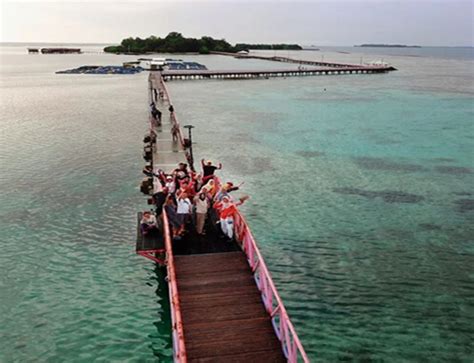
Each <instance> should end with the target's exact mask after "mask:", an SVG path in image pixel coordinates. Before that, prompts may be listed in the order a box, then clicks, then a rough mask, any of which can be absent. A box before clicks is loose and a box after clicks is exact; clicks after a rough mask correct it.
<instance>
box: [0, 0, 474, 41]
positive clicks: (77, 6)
mask: <svg viewBox="0 0 474 363" xmlns="http://www.w3.org/2000/svg"><path fill="white" fill-rule="evenodd" d="M0 2H1V5H0V16H1V30H0V41H2V42H59V43H60V42H64V43H110V44H114V43H119V42H120V41H121V40H122V39H123V38H127V37H130V36H132V37H137V36H138V37H142V38H143V37H148V36H150V35H156V36H161V37H164V36H166V35H167V34H168V33H169V32H171V31H178V32H180V33H182V34H183V35H184V36H187V37H201V36H203V35H209V36H212V37H214V38H225V39H226V40H227V41H229V42H230V43H238V42H247V43H298V44H302V45H319V46H324V45H354V44H361V43H392V44H393V43H401V44H410V45H414V44H416V45H425V46H436V45H440V46H474V40H473V38H474V35H473V34H474V28H473V24H474V19H473V11H474V10H473V9H474V0H468V1H466V0H463V1H458V0H436V1H433V0H432V1H429V0H411V1H410V0H398V1H384V0H378V1H376V0H333V1H329V0H325V1H317V0H313V1H296V2H289V1H275V0H274V1H270V0H259V1H239V0H221V1H200V0H195V1H191V0H188V1H179V0H178V1H176V0H174V1H171V0H161V1H160V0H156V1H153V2H151V1H140V0H136V1H134V0H128V1H112V0H105V1H92V0H85V1H81V2H78V1H69V0H63V1H59V0H58V1H41V0H32V1H23V0H17V1H13V0H0Z"/></svg>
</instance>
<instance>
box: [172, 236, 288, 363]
mask: <svg viewBox="0 0 474 363" xmlns="http://www.w3.org/2000/svg"><path fill="white" fill-rule="evenodd" d="M223 243H225V242H223ZM175 267H176V276H177V284H178V290H179V296H180V306H181V312H182V318H183V326H184V337H185V345H186V353H187V357H188V361H189V362H286V359H285V357H284V355H283V353H282V350H281V344H280V342H279V340H278V339H277V337H276V335H275V332H274V330H273V326H272V324H271V320H270V316H269V315H268V313H267V312H266V311H265V308H264V306H263V303H262V300H261V295H260V292H259V290H258V289H257V286H256V284H255V280H254V278H253V275H252V272H251V270H250V267H249V265H248V263H247V260H246V258H245V255H244V253H243V252H242V251H236V252H224V253H211V254H198V255H180V256H175Z"/></svg>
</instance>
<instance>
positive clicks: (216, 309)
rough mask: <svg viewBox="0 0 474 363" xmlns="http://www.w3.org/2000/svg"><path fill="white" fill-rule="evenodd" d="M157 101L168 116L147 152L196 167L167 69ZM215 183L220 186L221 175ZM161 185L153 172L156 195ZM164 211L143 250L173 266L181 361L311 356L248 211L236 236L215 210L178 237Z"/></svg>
mask: <svg viewBox="0 0 474 363" xmlns="http://www.w3.org/2000/svg"><path fill="white" fill-rule="evenodd" d="M149 101H150V102H153V103H155V105H156V106H157V107H158V108H159V109H161V110H163V114H162V117H161V123H157V122H156V119H154V118H153V117H152V116H151V115H150V116H149V117H150V129H149V134H147V136H146V140H147V141H145V140H144V141H145V147H144V150H145V153H144V158H145V160H146V161H148V162H150V164H149V166H151V167H152V169H153V171H154V174H156V173H157V172H158V170H159V169H161V170H167V171H170V170H172V169H173V168H175V167H176V165H177V163H179V162H186V161H187V162H188V163H189V165H190V166H191V169H192V170H194V166H193V156H192V149H191V140H189V139H186V138H184V137H183V135H182V130H181V127H180V123H179V121H178V117H177V114H176V110H175V109H174V107H171V106H172V100H171V96H170V93H169V91H168V88H167V86H166V83H165V82H164V77H163V75H162V73H161V72H151V73H150V77H149ZM166 109H167V110H168V111H169V112H165V111H164V110H166ZM149 136H153V138H151V139H150V137H149ZM153 140H154V141H153ZM215 182H216V183H217V187H218V185H219V184H220V181H219V179H218V178H217V177H216V179H215ZM161 190H162V189H161V185H160V183H159V181H158V180H157V177H156V176H153V177H152V182H151V184H150V193H149V194H154V193H158V192H160V191H161ZM157 208H159V207H157ZM211 209H213V208H212V207H211ZM156 212H157V213H160V215H161V216H162V228H161V231H160V232H161V233H159V234H158V235H155V236H153V237H150V236H148V235H143V234H142V233H141V229H140V227H139V228H138V229H137V243H136V252H137V253H138V254H139V255H142V256H144V257H146V258H148V259H150V260H152V261H154V262H157V263H159V264H161V265H164V266H166V270H167V278H166V280H167V282H168V287H169V298H170V311H171V324H172V338H173V359H174V361H175V362H179V363H186V362H217V363H219V362H222V363H228V362H231V363H232V362H233V363H240V362H241V363H244V362H245V363H246V362H264V363H265V362H268V363H270V362H271V363H273V362H290V363H297V362H302V363H309V359H308V357H307V355H306V353H305V350H304V348H303V345H302V344H301V342H300V340H299V338H298V336H297V334H296V331H295V329H294V327H293V324H292V322H291V320H290V318H289V316H288V313H287V312H286V309H285V306H284V305H283V302H282V299H281V298H280V296H279V294H278V292H277V289H276V287H275V284H274V282H273V279H272V277H271V274H270V271H269V270H268V268H267V266H266V263H265V261H264V259H263V257H262V254H261V252H260V250H259V248H258V246H257V243H256V241H255V239H254V237H253V235H252V232H251V231H250V227H249V226H248V224H247V222H246V220H245V218H244V217H243V215H242V214H241V213H240V211H238V210H237V212H236V214H235V215H234V231H235V238H234V239H233V240H231V241H225V240H223V239H222V236H221V234H220V231H219V228H218V226H216V224H215V219H213V217H212V212H211V215H210V216H209V217H208V222H207V226H206V235H205V236H198V235H197V234H196V233H195V232H193V231H189V232H188V233H187V234H186V235H184V236H183V237H182V238H181V239H180V240H174V238H173V235H172V232H171V231H170V227H169V223H168V222H169V216H168V214H167V211H166V208H163V209H161V208H160V211H158V210H157V211H156ZM140 218H141V213H139V215H138V221H140ZM139 223H140V222H139Z"/></svg>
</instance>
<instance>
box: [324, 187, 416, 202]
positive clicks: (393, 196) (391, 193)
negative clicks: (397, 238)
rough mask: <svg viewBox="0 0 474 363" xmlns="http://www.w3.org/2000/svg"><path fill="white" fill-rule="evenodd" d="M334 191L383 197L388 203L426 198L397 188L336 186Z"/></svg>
mask: <svg viewBox="0 0 474 363" xmlns="http://www.w3.org/2000/svg"><path fill="white" fill-rule="evenodd" d="M333 191H334V192H336V193H339V194H349V195H359V196H361V197H365V198H369V199H374V198H382V199H383V200H384V202H386V203H418V202H421V201H422V200H424V199H425V198H424V197H423V196H421V195H416V194H411V193H405V192H400V191H397V190H382V191H372V190H363V189H358V188H334V189H333Z"/></svg>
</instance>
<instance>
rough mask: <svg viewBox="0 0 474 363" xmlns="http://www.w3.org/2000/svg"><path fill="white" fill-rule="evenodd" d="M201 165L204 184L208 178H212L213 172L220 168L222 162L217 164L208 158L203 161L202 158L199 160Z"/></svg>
mask: <svg viewBox="0 0 474 363" xmlns="http://www.w3.org/2000/svg"><path fill="white" fill-rule="evenodd" d="M201 166H202V182H203V184H205V183H206V182H207V181H208V180H209V179H212V178H214V172H215V171H216V170H220V169H222V163H219V166H215V165H212V161H211V160H208V161H206V162H204V159H202V160H201Z"/></svg>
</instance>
